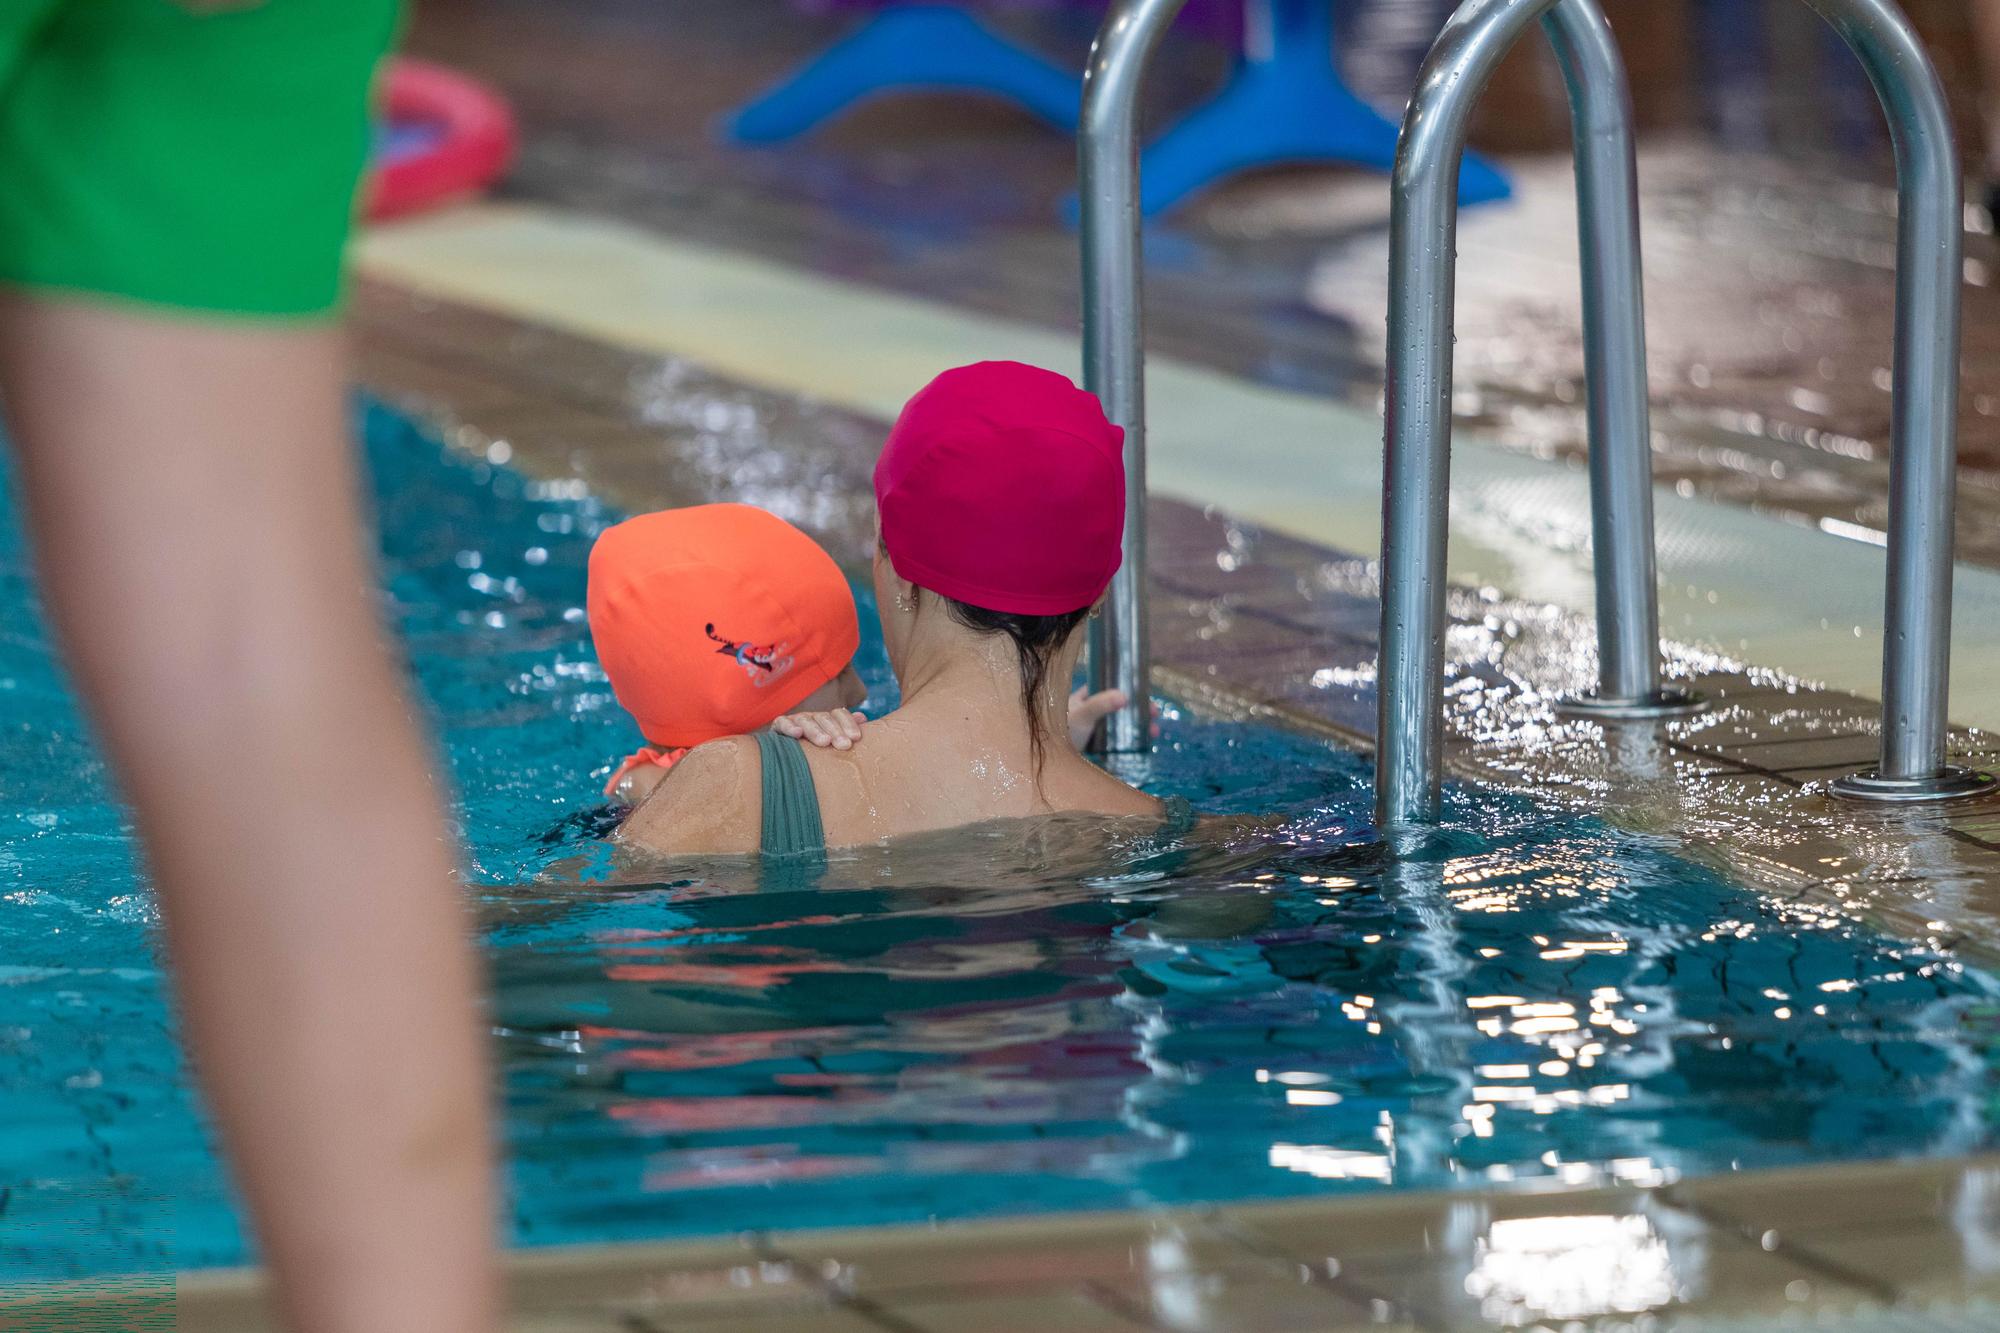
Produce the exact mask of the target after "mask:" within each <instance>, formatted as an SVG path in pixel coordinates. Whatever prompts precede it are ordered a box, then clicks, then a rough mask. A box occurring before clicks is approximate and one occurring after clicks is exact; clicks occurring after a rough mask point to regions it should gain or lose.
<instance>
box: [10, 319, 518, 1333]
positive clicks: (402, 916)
mask: <svg viewBox="0 0 2000 1333" xmlns="http://www.w3.org/2000/svg"><path fill="white" fill-rule="evenodd" d="M0 392H3V393H4V398H5V403H6V413H7V423H8V430H9V434H10V436H11V438H12V441H13V443H14V445H15V447H16V449H17V450H18V452H19V457H20V476H21V481H22V485H23V488H24V494H25V497H26V501H27V508H28V513H29V518H30V522H31V526H32V528H33V531H34V534H35V538H36V555H37V560H38V565H39V568H40V570H41V574H42V591H43V595H44V598H45V601H46V604H47V607H48V611H49V614H50V617H51V619H52V620H53V622H54V625H55V628H56V630H57V631H58V634H59V636H60V638H61V640H62V643H63V646H64V648H65V649H66V650H67V654H68V660H69V663H70V666H71V668H72V670H73V672H74V676H75V680H76V683H77V686H78V688H79V690H80V691H81V693H82V695H83V698H84V700H85V702H86V703H87V705H88V706H89V708H90V710H91V713H92V715H93V716H94V718H95V720H96V723H97V727H98V730H99V733H100V735H101V737H102V739H103V742H104V746H105V748H106V750H107V752H108V755H109V757H110V759H111V761H112V765H113V768H114V771H115V772H116V775H117V780H118V785H119V787H120V789H121V791H122V794H123V796H124V797H125V798H126V799H127V800H128V801H129V802H130V803H131V805H132V808H133V810H134V813H135V816H136V819H137V824H138V828H139V833H140V836H141V838H142V840H143V842H144V844H145V850H146V858H147V861H148V865H149V868H150V872H151V877H152V881H153V883H154V885H155V886H156V888H157V891H158V899H159V905H160V910H161V916H162V919H163V921H164V925H165V937H166V945H167V952H168V955H169V957H170V958H171V961H172V963H173V973H174V981H175V985H176V990H177V995H178V1000H179V1007H180V1013H181V1018H182V1023H183V1027H184V1030H185V1033H186V1036H187V1040H188V1042H189V1044H190V1045H191V1046H192V1048H193V1053H194V1057H195V1058H194V1061H193V1066H194V1068H195V1070H196V1071H197V1072H198V1073H199V1075H200V1078H201V1082H202V1088H203V1091H204V1092H205V1093H206V1094H207V1099H208V1104H209V1106H210V1107H211V1108H212V1109H213V1112H214V1115H215V1118H216V1120H217V1122H218V1124H219V1125H220V1128H221V1131H222V1138H223V1142H224V1145H225V1146H226V1148H227V1149H228V1152H229V1155H230V1157H231V1159H232V1161H233V1163H234V1166H235V1170H236V1173H237V1178H238V1180H239V1182H240V1184H241V1187H242V1189H243V1192H244V1195H245V1197H246V1199H247V1201H248V1203H249V1206H250V1213H251V1216H252V1219H253V1221H254V1223H255V1229H256V1233H257V1239H258V1243H259V1248H260V1250H261V1253H262V1255H263V1257H264V1259H265V1260H266V1261H267V1262H268V1264H269V1266H270V1269H271V1271H272V1273H273V1275H274V1276H275V1278H276V1280H277V1296H278V1301H279V1306H280V1311H281V1315H282V1317H283V1318H284V1319H285V1320H286V1327H288V1328H290V1329H293V1330H296V1331H297V1333H491V1330H493V1329H494V1328H495V1327H496V1319H497V1314H496V1309H497V1301H496V1297H495V1291H494V1280H493V1266H492V1259H491V1250H492V1224H493V1196H492V1190H491V1170H490V1159H489V1147H488V1129H487V1115H486V1090H487V1086H488V1085H487V1071H486V1068H485V1063H484V1042H483V1039H482V1036H481V1029H482V1024H481V1023H480V1021H479V1017H478V1010H477V1004H476V1000H475V986H474V981H475V977H474V964H473V955H472V950H471V948H470V946H469V943H468V940H467V932H468V922H467V919H466V917H465V915H464V913H463V910H462V906H461V901H460V897H459V893H458V887H457V882H456V876H455V868H454V863H453V853H452V850H451V848H450V845H449V843H448V841H447V838H446V834H445V828H444V820H443V815H442V809H441V805H440V801H439V797H438V792H437V790H436V786H435V784H434V782H433V780H432V776H431V773H430V768H429V758H428V755H427V753H426V751H425V749H424V747H423V745H422V744H421V742H420V740H419V738H418V735H417V731H416V728H415V727H414V726H413V725H412V722H411V720H410V714H409V705H408V701H407V700H406V698H405V697H404V694H403V690H402V687H401V683H400V680H399V678H398V673H397V672H396V670H395V669H394V667H393V665H392V661H391V658H390V655H389V653H388V651H387V649H386V647H385V644H384V642H383V637H382V632H381V627H380V625H379V622H378V617H377V607H376V596H375V591H374V589H375V579H374V573H373V570H372V568H371V564H370V561H369V559H368V558H367V556H366V554H365V552H364V549H363V546H362V543H361V540H360V534H361V532H362V530H363V525H362V521H361V516H360V512H359V505H358V499H359V479H358V477H357V476H356V473H355V468H354V462H353V451H352V450H351V448H350V446H349V441H348V435H347V424H346V420H347V419H346V402H345V396H346V375H345V358H344V354H343V347H342V341H341V336H340V333H339V331H338V330H337V329H336V328H334V327H332V326H331V325H329V324H325V323H286V322H276V321H270V322H253V321H238V322H224V321H213V322H211V321H205V320H201V319H197V318H194V317H191V316H183V315H180V314H178V313H165V314H161V313H150V312H145V311H141V310H138V309H135V308H128V307H122V306H115V305H110V304H97V303H93V302H89V301H85V300H72V299H67V298H54V297H41V296H30V295H23V294H19V293H15V294H7V295H0Z"/></svg>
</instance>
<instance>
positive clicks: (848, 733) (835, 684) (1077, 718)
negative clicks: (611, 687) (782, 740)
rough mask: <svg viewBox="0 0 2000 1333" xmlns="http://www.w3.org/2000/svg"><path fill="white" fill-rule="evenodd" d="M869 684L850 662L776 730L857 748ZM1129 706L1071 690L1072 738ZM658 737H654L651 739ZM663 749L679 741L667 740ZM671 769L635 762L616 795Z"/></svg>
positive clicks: (650, 785) (833, 746) (626, 797)
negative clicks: (637, 765) (867, 684)
mask: <svg viewBox="0 0 2000 1333" xmlns="http://www.w3.org/2000/svg"><path fill="white" fill-rule="evenodd" d="M867 698H868V687H867V686H866V685H864V684H863V683H862V681H861V675H860V673H859V672H857V671H856V670H855V669H854V664H853V663H851V662H850V663H849V664H848V665H847V666H846V667H844V668H843V669H842V670H841V673H840V674H839V675H838V676H835V677H834V678H833V679H832V680H830V681H828V682H827V683H826V684H824V685H822V686H820V687H819V688H818V689H816V690H814V691H813V692H812V693H811V694H808V695H807V696H806V697H805V698H803V699H801V700H800V701H799V705H798V707H796V708H794V709H793V710H792V711H791V712H789V713H786V714H784V715H783V716H782V717H779V718H776V719H775V720H773V721H772V723H771V730H773V731H775V732H777V733H778V734H779V735H781V736H790V737H792V738H794V739H796V740H802V741H805V742H806V743H807V744H808V745H817V746H819V747H821V748H822V749H828V750H851V749H853V748H854V743H855V742H856V741H858V740H860V739H861V727H862V724H863V723H864V722H865V721H866V719H865V718H863V717H862V715H861V712H860V708H861V705H862V704H863V703H864V702H866V701H867ZM1124 706H1125V692H1124V691H1123V690H1099V691H1098V692H1097V693H1096V694H1092V693H1091V692H1090V691H1089V690H1086V689H1082V688H1079V689H1077V691H1076V692H1075V693H1073V694H1071V695H1070V696H1069V735H1070V743H1071V744H1072V745H1074V746H1076V748H1077V749H1079V750H1081V749H1082V748H1083V747H1084V746H1086V745H1088V744H1089V743H1090V737H1091V733H1092V732H1094V731H1096V730H1097V724H1098V723H1099V722H1101V721H1103V720H1104V719H1105V718H1107V717H1109V716H1110V715H1111V714H1113V713H1115V712H1117V711H1118V710H1119V709H1121V708H1123V707H1124ZM651 743H652V742H648V744H651ZM658 748H660V749H663V750H668V749H672V748H674V747H672V746H667V745H662V746H659V747H658ZM666 775H667V770H666V769H664V768H657V767H653V766H651V765H648V766H646V767H644V768H635V769H633V770H632V771H631V772H629V773H627V774H626V775H625V776H624V777H622V778H620V779H619V780H618V786H617V788H616V789H615V790H614V791H613V792H612V795H613V796H614V797H616V798H617V799H618V800H620V801H622V802H624V803H625V804H626V805H637V804H639V802H641V801H643V800H645V799H646V798H647V797H648V796H651V795H652V794H653V789H654V788H656V787H658V786H659V785H660V779H662V778H664V777H666Z"/></svg>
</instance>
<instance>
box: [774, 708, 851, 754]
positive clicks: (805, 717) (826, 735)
mask: <svg viewBox="0 0 2000 1333" xmlns="http://www.w3.org/2000/svg"><path fill="white" fill-rule="evenodd" d="M865 721H867V719H866V718H864V717H862V716H861V714H859V713H856V712H851V711H849V710H848V709H845V708H829V709H827V710H826V711H825V712H823V713H786V714H785V715H784V716H783V717H780V718H779V719H778V720H777V721H775V722H773V723H772V724H771V730H773V731H775V732H777V733H778V734H779V735H780V736H790V737H791V738H792V739H793V740H799V741H804V742H805V743H806V744H807V745H815V746H818V747H819V748H820V749H822V750H851V749H853V748H854V743H855V742H856V741H858V740H860V739H861V724H862V723H863V722H865Z"/></svg>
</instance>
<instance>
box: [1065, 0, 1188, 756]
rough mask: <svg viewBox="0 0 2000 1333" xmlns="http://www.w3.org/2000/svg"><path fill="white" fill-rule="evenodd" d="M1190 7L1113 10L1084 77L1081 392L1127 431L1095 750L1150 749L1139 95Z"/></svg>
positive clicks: (1097, 683)
mask: <svg viewBox="0 0 2000 1333" xmlns="http://www.w3.org/2000/svg"><path fill="white" fill-rule="evenodd" d="M1186 3H1187V0H1113V4H1112V6H1111V10H1110V13H1108V14H1107V15H1106V16H1105V19H1104V26H1103V27H1102V28H1100V29H1099V30H1098V33H1097V40H1096V42H1095V43H1093V44H1092V46H1091V48H1090V63H1089V65H1088V66H1086V68H1085V70H1084V75H1083V115H1082V120H1081V122H1080V124H1079V125H1078V133H1077V158H1078V177H1079V192H1078V203H1079V206H1080V209H1081V212H1080V214H1079V218H1078V223H1079V229H1080V232H1081V236H1082V245H1083V386H1084V387H1085V388H1086V389H1089V390H1090V391H1091V392H1092V393H1094V394H1096V395H1097V396H1098V398H1099V399H1100V400H1101V401H1102V402H1103V404H1104V412H1105V415H1106V416H1108V417H1110V418H1111V420H1112V422H1113V423H1115V424H1116V425H1119V426H1122V427H1124V429H1125V562H1124V564H1122V565H1120V566H1119V568H1118V574H1117V576H1116V577H1115V578H1113V579H1112V581H1111V590H1110V591H1109V592H1108V593H1107V594H1106V595H1105V599H1104V610H1103V613H1102V614H1101V615H1100V616H1099V617H1098V618H1097V619H1096V620H1094V621H1093V622H1091V627H1090V687H1091V689H1092V690H1104V689H1119V690H1123V691H1125V694H1126V698H1127V700H1128V702H1127V704H1126V705H1125V707H1124V708H1121V709H1120V710H1118V711H1117V712H1116V713H1113V714H1112V715H1111V716H1110V717H1108V718H1106V719H1105V720H1104V726H1103V729H1102V730H1101V731H1100V733H1099V736H1100V744H1101V747H1102V748H1103V749H1106V750H1112V751H1121V752H1136V751H1144V750H1148V749H1151V748H1152V744H1153V723H1152V701H1151V679H1152V657H1151V651H1150V642H1149V637H1150V636H1149V634H1148V627H1147V621H1146V361H1145V346H1146V335H1145V320H1144V305H1143V302H1142V300H1141V275H1140V269H1141V265H1142V262H1143V248H1142V238H1141V229H1142V226H1143V221H1144V220H1143V218H1142V216H1141V214H1140V211H1139V90H1140V87H1141V86H1142V85H1143V83H1144V82H1145V77H1146V67H1147V66H1148V64H1150V63H1151V61H1152V56H1153V51H1154V50H1155V49H1156V48H1157V47H1158V46H1159V43H1160V38H1161V37H1162V36H1163V35H1164V34H1165V33H1166V30H1167V27H1168V25H1169V24H1171V23H1172V22H1173V20H1174V16H1175V15H1176V14H1178V13H1179V12H1180V10H1181V7H1182V6H1183V5H1184V4H1186Z"/></svg>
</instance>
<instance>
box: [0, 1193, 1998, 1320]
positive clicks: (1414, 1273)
mask: <svg viewBox="0 0 2000 1333" xmlns="http://www.w3.org/2000/svg"><path fill="white" fill-rule="evenodd" d="M153 1281H155V1282H156V1283H157V1280H153ZM508 1290H509V1296H510V1322H509V1324H508V1326H507V1327H508V1328H509V1330H510V1331H511V1333H669V1331H672V1330H698V1331H699V1333H725V1331H726V1330H749V1329H757V1330H766V1329H768V1330H777V1331H779V1333H784V1331H785V1330H792V1329H797V1330H805V1329H814V1330H826V1331H827V1333H865V1331H874V1333H880V1331H882V1330H888V1331H890V1333H912V1331H913V1330H914V1331H917V1333H987V1331H988V1330H992V1331H993V1333H1000V1331H1002V1330H1005V1331H1006V1333H1015V1331H1017V1330H1031V1331H1033V1333H1113V1331H1122V1330H1133V1329H1151V1330H1156V1331H1157V1330H1186V1331H1187V1333H1267V1331H1268V1333H1281V1331H1282V1333H1292V1331H1293V1330H1314V1329H1325V1330H1339V1331H1341V1333H1345V1331H1346V1330H1362V1329H1371V1330H1376V1331H1377V1333H1383V1331H1384V1330H1386V1331H1387V1333H1479V1331H1481V1330H1499V1329H1508V1328H1521V1329H1527V1328H1544V1329H1566V1330H1567V1329H1580V1330H1588V1333H1612V1330H1624V1331H1625V1333H1630V1330H1632V1329H1636V1328H1646V1329H1653V1330H1660V1331H1661V1333H1664V1331H1665V1330H1669V1329H1674V1328H1678V1327H1684V1326H1697V1325H1699V1324H1700V1323H1701V1321H1737V1320H1744V1319H1750V1318H1752V1317H1762V1318H1769V1319H1770V1320H1772V1326H1773V1327H1785V1328H1790V1327H1813V1326H1815V1324H1816V1323H1823V1322H1824V1321H1826V1320H1828V1319H1830V1318H1833V1317H1835V1316H1839V1315H1842V1314H1846V1313H1850V1312H1855V1311H1867V1310H1889V1309H1894V1310H1900V1311H1913V1310H1918V1309H1923V1310H1928V1311H1956V1310H1960V1309H1964V1308H1967V1307H1966V1306H1965V1303H1966V1302H1969V1301H1971V1302H1976V1301H1981V1300H1986V1299H1990V1298H1992V1297H1994V1296H1995V1295H2000V1158H1994V1157H1984V1158H1965V1159H1958V1160H1950V1161H1929V1162H1918V1163H1893V1162H1890V1163H1872V1164H1863V1165H1857V1166H1832V1167H1815V1168H1810V1169H1800V1170H1782V1171H1762V1172H1746V1173H1740V1174H1733V1175H1725V1176H1717V1177H1708V1178H1704V1179H1701V1180H1697V1181H1683V1182H1671V1183H1665V1184H1650V1185H1645V1186H1638V1185H1633V1186H1611V1187H1605V1188H1580V1189H1546V1188H1545V1189H1539V1190H1533V1191H1527V1192H1496V1191H1465V1192H1459V1193H1443V1194H1438V1193H1432V1194H1390V1193H1374V1194H1334V1195H1327V1196H1323V1197H1317V1198H1304V1199H1297V1200H1291V1201H1281V1202H1262V1203H1236V1204H1228V1205H1224V1206H1221V1207H1219V1208H1214V1209H1207V1210H1198V1209H1184V1210H1178V1211H1173V1212H1161V1213H1095V1214H1074V1215H1058V1216H1051V1217H1041V1218H1027V1219H1015V1220H1002V1221H992V1222H967V1223H956V1224H952V1225H949V1226H941V1227H886V1228H876V1229H866V1230H856V1231H845V1232H791V1233H776V1234H772V1235H760V1236H748V1237H743V1238H739V1239H737V1240H734V1241H726V1242H698V1243H673V1242H668V1243H659V1244H640V1245H604V1246H592V1247H587V1248H576V1249H546V1250H530V1251H520V1252H516V1253H514V1254H512V1255H510V1256H509V1258H508ZM132 1300H133V1297H132V1293H130V1292H119V1291H109V1290H106V1289H105V1284H103V1283H96V1284H58V1285H54V1286H50V1287H44V1288H16V1289H13V1290H11V1291H0V1329H9V1330H12V1329H21V1330H30V1329H41V1328H50V1329H54V1328H61V1329H64V1330H66V1331H67V1333H78V1331H80V1330H89V1329H97V1328H104V1329H111V1328H120V1329H123V1328H139V1327H148V1326H150V1325H147V1324H145V1323H143V1322H134V1321H133V1320H132V1318H131V1314H132V1311H133V1309H134V1308H135V1307H134V1306H133V1304H132ZM154 1300H155V1306H154V1312H155V1313H160V1312H162V1311H169V1306H170V1307H171V1309H170V1312H169V1313H168V1315H167V1317H166V1318H165V1319H164V1320H163V1321H162V1322H159V1323H158V1326H159V1327H162V1328H165V1327H169V1326H178V1327H180V1328H183V1329H198V1330H201V1333H269V1331H270V1330H272V1329H273V1328H274V1327H275V1326H274V1325H273V1324H272V1323H271V1322H270V1317H269V1313H268V1311H267V1309H266V1308H265V1306H264V1304H263V1301H262V1296H261V1289H260V1282H259V1280H258V1278H257V1277H256V1275H255V1274H252V1273H248V1272H241V1271H232V1272H216V1273H197V1274H185V1275H182V1277H181V1278H180V1280H179V1283H178V1294H177V1296H174V1297H164V1296H163V1294H156V1296H155V1298H154ZM1980 1308H1985V1307H1980ZM1968 1317H1970V1316H1968ZM176 1319H177V1324H176V1322H175V1320H176ZM1729 1326H1730V1327H1750V1326H1754V1325H1743V1324H1737V1323H1735V1322H1730V1324H1729ZM1918 1326H1922V1325H1918ZM1953 1326H1954V1327H1957V1326H1966V1327H1971V1326H1977V1325H1975V1324H1965V1325H1953ZM1857 1327H1858V1326H1857Z"/></svg>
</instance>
